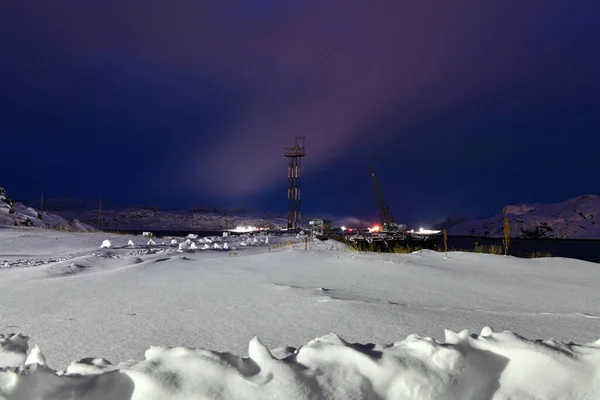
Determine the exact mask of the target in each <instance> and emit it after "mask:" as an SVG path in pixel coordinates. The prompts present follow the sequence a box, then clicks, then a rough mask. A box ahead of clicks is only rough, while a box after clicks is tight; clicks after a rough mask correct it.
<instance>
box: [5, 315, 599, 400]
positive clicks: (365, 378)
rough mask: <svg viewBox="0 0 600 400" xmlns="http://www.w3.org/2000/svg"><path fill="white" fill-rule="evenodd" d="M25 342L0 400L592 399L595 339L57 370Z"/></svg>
mask: <svg viewBox="0 0 600 400" xmlns="http://www.w3.org/2000/svg"><path fill="white" fill-rule="evenodd" d="M27 340H28V338H27V337H25V336H22V335H19V334H13V335H8V336H3V335H0V398H6V399H26V398H27V399H29V398H40V399H59V398H70V399H84V398H85V399H101V398H111V399H114V400H121V399H123V400H124V399H131V400H138V399H147V400H152V399H165V398H169V399H200V398H202V399H213V398H218V399H243V398H253V399H272V398H286V399H319V398H329V399H366V398H368V399H407V400H408V399H411V400H418V399H473V400H475V399H477V400H479V399H505V398H526V399H565V398H569V399H574V400H577V399H582V400H583V399H592V398H598V396H600V341H597V342H594V343H590V344H588V345H583V346H580V345H576V344H573V343H569V344H565V343H558V342H555V341H552V340H547V341H539V340H538V341H532V340H528V339H525V338H523V337H521V336H519V335H517V334H514V333H512V332H508V331H504V332H499V333H495V332H493V331H492V329H491V328H489V327H485V328H484V329H483V330H482V331H481V333H480V334H479V335H476V334H473V335H469V333H468V332H467V331H466V330H465V331H462V332H454V331H451V330H446V332H445V340H444V341H437V340H434V339H432V338H429V337H420V336H418V335H414V334H413V335H410V336H409V337H408V338H407V339H405V340H403V341H401V342H397V343H394V344H391V345H386V346H380V345H372V344H357V343H354V344H353V343H348V342H346V341H345V340H343V339H342V338H340V337H339V336H337V335H336V334H333V333H331V334H329V335H326V336H323V337H320V338H317V339H315V340H313V341H311V342H309V343H308V344H306V345H305V346H302V347H300V348H299V349H292V348H286V350H284V351H280V353H282V354H283V355H282V357H280V358H277V357H275V356H274V355H273V354H274V352H271V351H270V350H269V349H268V348H267V347H266V346H265V345H264V344H263V343H262V342H261V341H260V340H259V339H258V338H256V337H255V338H253V339H252V340H251V341H250V344H249V348H248V354H249V357H238V356H235V355H232V354H230V353H218V352H213V351H207V350H202V349H189V348H183V347H175V348H167V347H151V348H149V349H148V350H147V351H146V353H145V360H144V361H140V362H127V363H121V364H118V365H113V364H111V363H110V362H108V361H106V360H104V359H102V358H85V359H83V360H81V361H79V362H74V363H72V364H71V365H70V366H69V368H68V369H67V370H65V371H54V370H52V369H51V368H49V367H48V366H47V365H46V360H45V358H44V356H43V354H42V353H41V351H40V349H39V348H38V347H37V346H35V347H34V348H33V350H32V351H31V352H30V353H29V355H27V350H28V343H27Z"/></svg>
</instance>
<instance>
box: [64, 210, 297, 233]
mask: <svg viewBox="0 0 600 400" xmlns="http://www.w3.org/2000/svg"><path fill="white" fill-rule="evenodd" d="M59 214H60V215H62V216H63V217H65V218H78V219H80V220H82V221H84V222H85V223H88V224H91V225H95V224H97V221H98V211H95V210H94V211H83V212H76V211H59ZM100 223H101V229H103V230H131V231H133V230H163V231H165V230H167V231H168V230H171V231H186V230H189V231H199V230H205V231H220V230H226V229H233V228H235V227H237V226H253V227H258V228H266V229H276V228H278V227H283V226H286V225H287V219H286V218H285V217H281V216H273V215H270V214H268V213H266V212H263V213H239V214H228V213H218V212H210V211H196V210H191V211H162V210H157V209H155V208H152V207H149V206H145V207H139V208H131V209H125V210H102V211H101V213H100Z"/></svg>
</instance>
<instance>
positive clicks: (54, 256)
mask: <svg viewBox="0 0 600 400" xmlns="http://www.w3.org/2000/svg"><path fill="white" fill-rule="evenodd" d="M104 240H109V241H110V245H109V246H108V248H102V249H101V248H100V246H101V244H102V243H103V241H104ZM149 240H150V239H148V238H142V237H139V236H138V237H134V236H126V235H106V234H102V233H66V232H55V231H54V232H53V231H39V230H34V229H29V230H27V231H17V230H12V229H10V230H9V229H4V230H0V267H2V268H0V333H2V334H4V337H3V338H0V347H1V349H2V350H0V367H2V366H4V367H11V368H6V369H5V370H4V371H3V372H0V398H2V397H3V396H4V397H5V398H8V399H31V398H48V399H63V398H73V399H104V398H111V399H166V398H169V399H170V398H174V399H201V398H202V399H204V398H219V399H225V398H286V399H295V398H299V399H320V398H332V399H350V398H355V399H358V398H389V399H421V398H422V399H489V398H496V399H508V398H511V399H565V398H569V399H595V398H600V341H599V342H593V341H594V340H596V339H598V337H599V336H600V335H599V334H598V332H600V301H599V300H600V294H599V293H598V289H597V288H598V287H600V266H599V265H598V264H594V263H588V262H582V261H577V260H569V259H557V258H545V259H518V258H513V257H503V256H494V255H486V254H473V253H463V252H451V253H448V255H447V257H446V256H445V255H444V254H443V253H436V252H431V251H421V252H417V253H413V254H407V255H403V254H375V253H372V254H365V253H355V252H352V251H350V250H348V249H347V248H346V247H345V246H344V245H342V244H339V243H336V242H329V241H327V242H324V243H323V242H320V241H314V242H312V241H311V242H310V243H308V244H307V250H305V249H304V248H305V244H304V242H303V240H302V239H299V238H295V237H285V236H284V237H269V240H268V243H266V238H265V237H256V240H254V238H253V237H252V236H242V237H235V238H211V239H210V240H211V243H206V240H205V239H202V240H201V239H198V238H195V239H189V240H190V242H189V243H186V239H185V238H179V239H175V240H176V242H174V243H171V240H170V239H154V242H155V244H153V243H150V244H148V242H149ZM163 240H165V244H162V241H163ZM129 241H132V242H133V245H132V244H130V243H129ZM242 241H243V244H245V245H243V244H242ZM181 243H186V244H185V245H183V246H180V244H181ZM192 243H193V244H194V246H191V244H192ZM225 243H227V247H228V248H227V249H225V248H224V247H225V246H224V244H225ZM215 244H217V247H220V248H215ZM180 247H183V248H182V249H181V250H182V251H179V249H180ZM186 247H187V248H188V249H187V250H186V249H185V248H186ZM190 247H197V248H198V249H194V250H189V248H190ZM205 247H208V248H207V249H205V250H202V248H205ZM27 260H35V261H36V262H31V263H28V262H27ZM44 260H46V261H47V262H44ZM486 326H490V327H492V328H493V329H494V330H495V331H497V332H498V333H493V332H492V330H490V329H487V328H485V329H483V330H482V328H483V327H486ZM445 328H447V329H449V330H448V331H446V330H445ZM464 329H467V330H468V331H470V332H475V333H480V334H474V335H469V334H468V333H467V332H466V331H463V330H464ZM503 330H508V331H512V332H518V335H517V334H512V333H510V332H501V331H503ZM13 332H20V333H21V334H23V335H27V336H28V337H29V339H28V340H27V339H26V338H24V337H22V336H19V335H10V334H11V333H13ZM330 332H335V334H330ZM415 333H418V334H419V335H422V336H416V335H414V334H415ZM520 335H522V336H520ZM255 336H257V337H258V338H260V339H253V338H254V337H255ZM428 337H434V338H437V340H434V339H430V338H428ZM524 337H527V338H531V339H544V340H546V341H544V342H537V341H535V340H533V341H530V340H527V339H524ZM315 338H318V339H315ZM405 338H406V339H405ZM403 339H404V340H403ZM571 342H574V343H579V344H581V345H576V344H574V343H571ZM248 343H249V344H248ZM564 343H570V344H564ZM585 343H588V344H587V345H585ZM33 345H37V346H39V347H35V346H33ZM150 346H159V347H150ZM168 346H173V348H168ZM180 346H183V347H180ZM190 348H199V349H205V350H192V349H190ZM268 349H271V350H268ZM220 352H228V353H220ZM229 352H230V353H229ZM42 353H43V355H42ZM27 354H28V355H29V357H28V359H26V357H27ZM240 357H245V358H240ZM73 360H80V361H79V362H76V363H72V364H70V362H71V361H73ZM106 360H109V361H110V362H112V363H113V364H110V363H109V362H107V361H106ZM44 396H45V397H44Z"/></svg>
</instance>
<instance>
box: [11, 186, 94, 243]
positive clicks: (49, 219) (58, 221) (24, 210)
mask: <svg viewBox="0 0 600 400" xmlns="http://www.w3.org/2000/svg"><path fill="white" fill-rule="evenodd" d="M2 226H31V227H40V228H49V229H59V230H67V231H74V232H93V231H95V230H96V229H95V228H93V227H92V226H91V225H88V224H85V223H83V222H81V221H79V220H78V219H76V218H73V219H69V220H67V219H65V218H63V217H61V216H59V215H56V214H51V213H48V212H41V213H40V212H39V211H37V210H35V209H34V208H32V207H28V206H26V205H24V204H22V203H18V202H17V203H15V202H13V201H12V200H11V199H10V197H8V194H7V193H6V190H4V188H1V187H0V227H2Z"/></svg>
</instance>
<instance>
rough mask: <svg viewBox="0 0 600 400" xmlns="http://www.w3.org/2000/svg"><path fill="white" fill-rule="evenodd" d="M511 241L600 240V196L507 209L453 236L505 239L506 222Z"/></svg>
mask: <svg viewBox="0 0 600 400" xmlns="http://www.w3.org/2000/svg"><path fill="white" fill-rule="evenodd" d="M505 217H506V218H508V219H509V221H510V225H511V234H510V235H511V237H513V238H525V239H600V196H598V195H582V196H578V197H574V198H571V199H568V200H566V201H564V202H561V203H555V204H542V203H533V204H516V205H507V206H506V207H504V208H503V209H502V211H501V212H500V214H498V215H495V216H493V217H490V218H485V219H478V220H471V221H466V222H463V223H460V224H457V225H455V226H452V227H450V228H449V229H448V234H450V235H462V236H480V237H502V236H503V231H502V227H503V225H504V218H505Z"/></svg>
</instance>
